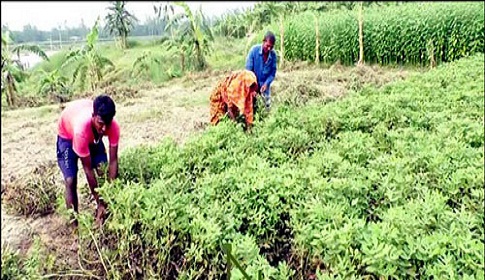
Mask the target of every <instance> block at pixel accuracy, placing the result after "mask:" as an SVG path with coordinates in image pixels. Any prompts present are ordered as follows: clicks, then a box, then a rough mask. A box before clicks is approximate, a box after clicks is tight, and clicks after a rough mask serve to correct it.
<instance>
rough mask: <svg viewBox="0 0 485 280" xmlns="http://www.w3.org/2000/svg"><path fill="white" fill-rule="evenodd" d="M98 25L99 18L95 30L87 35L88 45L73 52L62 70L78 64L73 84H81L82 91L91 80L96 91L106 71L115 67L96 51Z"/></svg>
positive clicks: (92, 88) (92, 87) (91, 84)
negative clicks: (75, 63) (77, 82)
mask: <svg viewBox="0 0 485 280" xmlns="http://www.w3.org/2000/svg"><path fill="white" fill-rule="evenodd" d="M98 24H99V18H98V19H97V20H96V22H95V24H94V26H93V28H92V29H91V31H90V32H89V34H88V35H87V38H86V39H87V44H86V45H85V46H83V47H82V48H80V49H77V50H74V51H71V52H70V53H69V54H68V55H67V58H66V61H65V62H64V63H63V64H62V66H61V68H64V67H66V66H67V65H72V64H74V62H78V64H77V65H76V68H75V69H74V73H73V76H72V83H75V82H76V81H77V80H79V82H80V86H81V90H83V89H84V88H85V84H86V80H89V83H90V87H91V90H93V91H94V90H95V89H96V88H97V86H98V83H99V82H100V81H101V80H102V78H103V76H104V74H105V71H106V70H109V68H108V67H109V66H111V67H114V64H113V62H111V60H109V59H108V58H106V57H104V56H102V55H101V54H100V53H99V52H98V51H97V50H96V42H97V41H98V32H99V31H98Z"/></svg>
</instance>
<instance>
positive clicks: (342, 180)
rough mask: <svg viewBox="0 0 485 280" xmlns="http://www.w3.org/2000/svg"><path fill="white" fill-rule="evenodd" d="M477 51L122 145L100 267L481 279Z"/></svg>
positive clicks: (134, 273)
mask: <svg viewBox="0 0 485 280" xmlns="http://www.w3.org/2000/svg"><path fill="white" fill-rule="evenodd" d="M483 59H484V57H483V55H482V54H481V55H476V56H474V57H471V58H467V59H462V60H460V61H456V62H454V63H451V64H447V65H442V66H440V67H438V68H437V69H435V70H433V71H430V72H428V73H425V74H420V75H415V76H412V77H411V78H409V80H406V81H402V82H397V83H394V84H392V85H389V86H386V87H384V88H382V89H379V90H377V89H374V88H365V89H363V90H362V91H360V92H358V93H355V94H353V95H352V96H350V97H348V98H345V99H342V100H341V101H339V102H332V103H328V104H325V105H322V104H313V105H308V106H304V107H300V108H295V107H292V106H284V105H280V106H278V107H276V108H275V110H274V111H273V113H272V114H270V115H269V116H267V117H266V118H265V119H264V121H258V122H257V123H256V125H255V127H254V129H253V133H252V134H246V133H244V132H243V131H242V129H241V126H240V125H238V124H235V123H233V122H230V121H226V120H225V121H222V122H221V123H220V124H219V125H218V126H216V127H209V128H208V129H207V130H206V131H205V133H204V134H202V135H201V136H195V137H193V138H191V139H189V140H188V141H187V142H186V143H185V144H184V146H183V147H179V146H177V145H176V144H175V142H174V141H172V140H166V141H165V142H163V143H161V144H160V145H157V146H154V147H151V148H147V147H140V148H136V149H132V150H130V151H129V152H126V153H124V154H123V155H122V156H121V158H120V164H121V166H120V180H119V181H118V182H116V183H115V184H113V185H110V186H107V185H105V186H104V187H103V188H101V190H100V192H101V193H102V195H103V197H104V198H105V199H106V200H107V202H108V203H109V205H110V207H109V209H110V218H109V219H108V221H107V226H106V228H105V231H104V233H103V234H102V236H101V238H102V240H104V243H103V245H102V246H103V247H104V249H103V250H102V252H103V257H104V259H106V260H109V261H110V263H111V265H112V267H111V270H110V271H109V272H108V274H109V275H107V277H108V278H110V276H114V275H115V274H116V275H117V276H123V275H121V274H120V273H122V274H123V273H124V276H125V277H132V278H143V277H150V276H153V275H165V276H166V277H167V278H176V277H181V278H183V279H196V278H204V279H220V278H221V277H224V275H225V274H226V271H225V268H226V261H225V254H224V252H223V250H222V245H223V244H227V243H230V244H232V247H233V248H232V249H233V250H232V254H233V255H234V256H235V258H236V261H237V262H238V263H239V264H241V266H242V267H243V268H244V269H245V271H246V272H247V274H248V275H257V273H258V271H262V274H263V277H264V279H268V278H276V279H290V278H291V279H307V278H308V277H309V275H310V274H312V273H315V270H316V271H317V272H316V273H317V274H318V275H325V278H324V279H330V278H339V279H349V278H355V279H357V278H365V277H370V278H379V277H384V278H395V279H403V278H420V277H422V278H436V279H437V278H440V279H456V278H465V277H468V278H481V277H482V272H483V271H482V269H483V265H484V263H483V259H484V249H483V234H484V230H483V228H484V222H483V221H484V220H483V211H484V209H483V199H484V196H483V189H482V188H483V184H484V180H483V160H484V149H483V148H484V140H483V139H484V135H483V125H484V124H483V119H484V104H485V103H484V101H483V90H484V79H483V77H484V64H483ZM311 259H313V262H312V263H309V261H307V260H311ZM318 263H320V265H317V264H318ZM312 271H313V272H312ZM115 272H116V273H115ZM111 274H112V275H111ZM231 277H232V279H244V278H243V277H244V276H243V274H242V273H241V272H240V271H239V270H238V269H237V268H233V269H232V271H231Z"/></svg>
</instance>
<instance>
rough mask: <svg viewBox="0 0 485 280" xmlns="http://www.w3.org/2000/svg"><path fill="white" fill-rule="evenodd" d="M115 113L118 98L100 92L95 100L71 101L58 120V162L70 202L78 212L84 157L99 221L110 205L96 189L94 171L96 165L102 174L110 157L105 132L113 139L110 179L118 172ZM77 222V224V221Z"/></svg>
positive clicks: (111, 143)
mask: <svg viewBox="0 0 485 280" xmlns="http://www.w3.org/2000/svg"><path fill="white" fill-rule="evenodd" d="M115 113H116V108H115V103H114V101H113V100H112V99H111V98H110V97H109V96H107V95H100V96H98V97H96V99H94V101H92V100H89V99H82V100H76V101H73V102H71V103H69V104H68V105H67V106H66V108H65V109H64V110H63V111H62V113H61V117H60V119H59V123H58V135H57V163H58V165H59V168H60V169H61V171H62V174H63V176H64V182H65V185H66V190H65V199H66V206H67V208H68V209H74V211H75V212H76V213H77V212H78V196H77V171H78V158H81V162H82V166H83V169H84V173H85V174H86V179H87V181H88V185H89V188H90V189H91V194H92V195H93V197H94V199H95V200H96V204H97V208H96V214H95V216H96V222H97V223H98V224H99V223H101V222H102V219H103V217H104V214H105V211H106V206H107V205H106V203H105V202H104V201H103V200H102V199H100V197H99V194H98V192H97V191H96V188H97V187H98V181H97V179H96V176H95V174H94V169H96V171H97V173H98V176H101V165H102V164H104V163H107V161H108V158H107V154H106V149H105V147H104V144H103V141H102V138H103V136H104V135H107V136H108V140H109V179H110V180H114V179H115V178H116V177H117V175H118V141H119V138H120V128H119V125H118V123H117V122H116V120H114V119H113V118H114V116H115ZM74 224H75V225H76V226H77V221H75V222H74Z"/></svg>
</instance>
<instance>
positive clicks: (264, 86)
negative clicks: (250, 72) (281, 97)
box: [261, 84, 268, 93]
mask: <svg viewBox="0 0 485 280" xmlns="http://www.w3.org/2000/svg"><path fill="white" fill-rule="evenodd" d="M266 89H268V86H266V84H264V85H263V86H261V93H263V92H265V91H266Z"/></svg>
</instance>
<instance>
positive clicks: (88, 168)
mask: <svg viewBox="0 0 485 280" xmlns="http://www.w3.org/2000/svg"><path fill="white" fill-rule="evenodd" d="M81 162H82V164H83V169H84V173H85V174H86V179H87V181H88V185H89V188H90V189H91V194H92V195H93V197H94V199H95V200H96V203H97V204H98V205H99V194H98V192H97V191H96V188H97V187H98V181H97V180H96V176H95V175H94V169H93V168H92V165H91V156H90V155H88V156H87V157H82V158H81Z"/></svg>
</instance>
